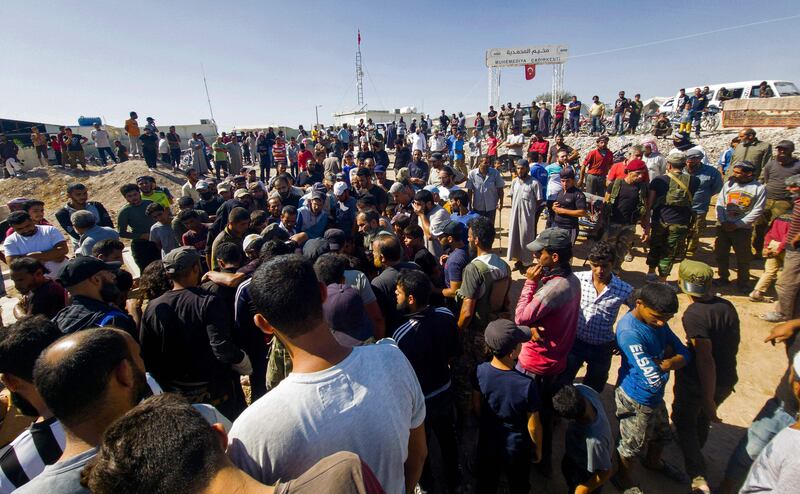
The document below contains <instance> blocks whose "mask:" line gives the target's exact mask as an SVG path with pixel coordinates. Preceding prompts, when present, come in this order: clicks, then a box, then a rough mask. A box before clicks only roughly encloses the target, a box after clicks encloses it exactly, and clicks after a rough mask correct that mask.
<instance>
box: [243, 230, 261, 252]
mask: <svg viewBox="0 0 800 494" xmlns="http://www.w3.org/2000/svg"><path fill="white" fill-rule="evenodd" d="M259 238H261V235H259V234H257V233H251V234H250V235H248V236H246V237H244V242H242V249H243V250H247V249H249V248H250V245H251V244H252V243H253V242H255V241H256V240H258V239H259Z"/></svg>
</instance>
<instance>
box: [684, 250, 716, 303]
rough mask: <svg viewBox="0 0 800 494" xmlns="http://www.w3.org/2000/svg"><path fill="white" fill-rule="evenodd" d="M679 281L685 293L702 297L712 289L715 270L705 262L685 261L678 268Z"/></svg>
mask: <svg viewBox="0 0 800 494" xmlns="http://www.w3.org/2000/svg"><path fill="white" fill-rule="evenodd" d="M678 279H679V282H678V284H679V285H680V287H681V290H682V291H683V293H685V294H686V295H694V296H695V297H702V296H703V295H706V294H707V293H708V292H709V290H710V289H711V280H713V279H714V270H713V269H712V268H711V266H709V265H708V264H706V263H704V262H700V261H692V260H689V259H685V260H684V261H682V262H681V264H680V266H678Z"/></svg>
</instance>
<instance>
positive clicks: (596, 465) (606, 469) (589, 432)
mask: <svg viewBox="0 0 800 494" xmlns="http://www.w3.org/2000/svg"><path fill="white" fill-rule="evenodd" d="M553 409H554V410H555V412H556V414H557V415H558V416H560V417H563V418H565V419H567V420H569V421H570V422H569V425H568V426H567V435H566V439H565V448H564V453H565V454H564V459H563V460H562V461H561V472H562V473H563V474H564V479H565V480H566V481H567V487H568V490H569V492H597V491H599V490H600V486H602V485H603V484H605V483H606V482H607V481H608V479H609V478H610V477H611V473H612V461H611V451H612V448H613V446H612V445H613V440H612V437H613V436H612V435H611V426H610V425H609V423H608V417H606V411H605V409H604V408H603V402H602V400H601V399H600V395H599V394H597V391H595V390H593V389H592V388H590V387H589V386H584V385H583V384H575V385H572V384H568V385H566V386H564V387H563V388H561V389H560V390H559V391H558V392H557V393H556V394H555V395H553ZM578 488H580V489H578Z"/></svg>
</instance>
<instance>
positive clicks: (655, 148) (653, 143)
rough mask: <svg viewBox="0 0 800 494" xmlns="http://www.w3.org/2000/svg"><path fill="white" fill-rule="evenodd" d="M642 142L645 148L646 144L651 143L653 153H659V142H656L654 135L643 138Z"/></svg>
mask: <svg viewBox="0 0 800 494" xmlns="http://www.w3.org/2000/svg"><path fill="white" fill-rule="evenodd" d="M640 144H641V145H642V147H643V148H644V146H645V145H650V149H652V150H653V154H659V152H658V144H656V140H655V139H654V138H652V137H647V138H644V139H642V142H641V143H640Z"/></svg>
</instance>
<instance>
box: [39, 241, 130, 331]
mask: <svg viewBox="0 0 800 494" xmlns="http://www.w3.org/2000/svg"><path fill="white" fill-rule="evenodd" d="M118 269H119V264H116V263H114V264H110V263H105V262H103V261H101V260H100V259H97V258H94V257H88V256H78V257H76V258H74V259H70V260H69V261H68V262H67V264H66V265H65V266H64V268H63V269H62V270H61V272H59V273H58V282H59V283H61V285H62V286H64V287H65V288H66V289H67V291H68V292H69V294H70V295H71V296H72V303H71V304H70V305H68V306H66V307H65V308H64V309H63V310H61V311H59V313H58V314H56V317H54V318H53V322H54V323H56V325H58V329H60V330H61V332H62V333H67V334H69V333H75V332H77V331H81V330H83V329H87V328H94V327H105V326H112V327H115V328H119V329H123V330H125V331H127V332H128V333H130V334H131V336H133V337H134V338H136V337H137V336H138V332H137V330H136V325H135V324H134V322H133V320H132V319H131V318H130V317H129V316H128V315H127V314H125V313H124V312H122V311H121V310H120V309H119V308H117V307H115V306H114V305H111V303H112V302H113V301H115V300H117V298H118V297H119V288H118V287H117V283H116V280H117V277H116V274H115V272H116V271H117V270H118Z"/></svg>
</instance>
